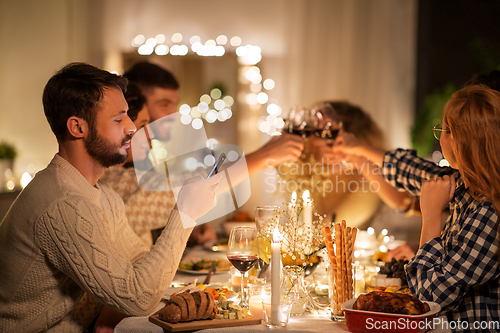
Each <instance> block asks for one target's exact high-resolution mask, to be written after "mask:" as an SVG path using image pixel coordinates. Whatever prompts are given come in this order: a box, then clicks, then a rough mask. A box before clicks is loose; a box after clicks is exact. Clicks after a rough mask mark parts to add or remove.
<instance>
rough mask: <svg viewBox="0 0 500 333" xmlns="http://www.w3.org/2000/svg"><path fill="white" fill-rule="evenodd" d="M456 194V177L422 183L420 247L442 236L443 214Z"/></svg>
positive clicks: (444, 177)
mask: <svg viewBox="0 0 500 333" xmlns="http://www.w3.org/2000/svg"><path fill="white" fill-rule="evenodd" d="M454 193H455V176H454V175H451V176H443V177H442V178H440V177H437V178H435V179H430V180H426V181H425V182H423V183H422V191H421V196H420V209H421V211H422V234H421V236H420V246H422V245H423V244H425V243H427V242H428V241H430V240H431V239H433V238H436V237H439V236H440V235H441V214H442V213H443V210H444V209H445V207H446V206H447V205H448V203H449V202H450V200H451V199H452V198H453V195H454Z"/></svg>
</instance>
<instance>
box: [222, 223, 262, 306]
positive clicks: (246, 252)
mask: <svg viewBox="0 0 500 333" xmlns="http://www.w3.org/2000/svg"><path fill="white" fill-rule="evenodd" d="M256 234H257V232H256V230H255V228H254V227H234V228H233V229H232V230H231V233H230V234H229V241H228V244H227V259H228V260H229V261H230V262H231V264H233V266H234V267H235V268H236V269H237V270H239V271H240V273H241V297H240V304H238V305H239V306H240V307H242V308H248V294H247V290H246V289H245V279H247V275H248V274H247V273H248V270H250V268H252V267H253V265H254V264H255V263H256V262H257V260H258V259H259V255H258V246H256V245H257V244H255V245H254V241H255V242H257V237H256Z"/></svg>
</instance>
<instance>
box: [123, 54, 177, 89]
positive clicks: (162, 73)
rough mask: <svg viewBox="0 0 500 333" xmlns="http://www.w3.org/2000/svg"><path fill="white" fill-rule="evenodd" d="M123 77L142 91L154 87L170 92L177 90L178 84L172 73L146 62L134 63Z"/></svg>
mask: <svg viewBox="0 0 500 333" xmlns="http://www.w3.org/2000/svg"><path fill="white" fill-rule="evenodd" d="M123 76H125V77H126V78H127V79H128V80H129V81H131V82H134V83H135V84H136V85H138V86H139V88H141V89H142V91H145V90H148V89H151V88H155V87H160V88H165V89H172V90H178V89H179V82H177V80H176V79H175V77H174V76H173V75H172V73H170V72H169V71H167V70H166V69H164V68H162V67H160V66H158V65H155V64H152V63H150V62H147V61H143V62H138V63H136V64H135V65H134V66H132V68H130V69H129V70H128V71H126V72H125V74H123Z"/></svg>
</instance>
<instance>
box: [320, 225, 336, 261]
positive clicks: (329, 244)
mask: <svg viewBox="0 0 500 333" xmlns="http://www.w3.org/2000/svg"><path fill="white" fill-rule="evenodd" d="M321 231H322V232H323V236H324V237H325V245H326V250H327V251H328V258H329V259H330V264H331V267H332V268H333V267H336V266H337V262H336V259H335V250H334V249H333V239H332V232H331V231H330V228H328V227H322V228H321Z"/></svg>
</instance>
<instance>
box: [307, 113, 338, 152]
mask: <svg viewBox="0 0 500 333" xmlns="http://www.w3.org/2000/svg"><path fill="white" fill-rule="evenodd" d="M312 111H313V113H314V115H315V117H316V118H317V119H318V122H317V126H316V131H315V132H314V135H315V136H316V137H318V138H321V139H325V140H327V144H328V145H329V146H333V142H334V141H335V139H336V138H337V135H338V134H339V131H340V129H341V128H342V121H341V120H340V117H339V115H338V114H337V112H336V111H335V109H334V108H333V106H332V105H331V104H330V103H320V104H317V105H315V106H314V107H313V108H312Z"/></svg>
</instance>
